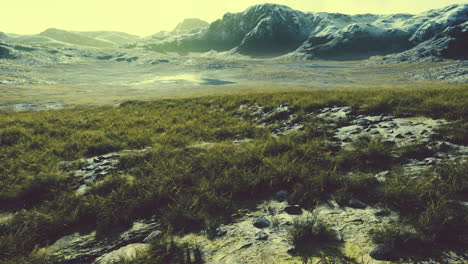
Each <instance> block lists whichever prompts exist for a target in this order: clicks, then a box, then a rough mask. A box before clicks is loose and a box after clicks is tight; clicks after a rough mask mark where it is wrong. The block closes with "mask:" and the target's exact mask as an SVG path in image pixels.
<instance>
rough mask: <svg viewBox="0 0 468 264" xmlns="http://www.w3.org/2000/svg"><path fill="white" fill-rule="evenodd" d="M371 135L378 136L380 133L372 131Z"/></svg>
mask: <svg viewBox="0 0 468 264" xmlns="http://www.w3.org/2000/svg"><path fill="white" fill-rule="evenodd" d="M371 134H372V135H378V134H380V132H379V131H378V130H373V131H372V132H371Z"/></svg>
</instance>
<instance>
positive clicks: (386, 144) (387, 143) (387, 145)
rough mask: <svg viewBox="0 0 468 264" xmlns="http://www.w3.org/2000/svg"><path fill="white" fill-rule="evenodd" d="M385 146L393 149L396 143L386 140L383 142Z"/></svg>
mask: <svg viewBox="0 0 468 264" xmlns="http://www.w3.org/2000/svg"><path fill="white" fill-rule="evenodd" d="M382 143H383V144H384V146H386V147H392V146H395V144H396V143H395V141H392V140H385V141H383V142H382Z"/></svg>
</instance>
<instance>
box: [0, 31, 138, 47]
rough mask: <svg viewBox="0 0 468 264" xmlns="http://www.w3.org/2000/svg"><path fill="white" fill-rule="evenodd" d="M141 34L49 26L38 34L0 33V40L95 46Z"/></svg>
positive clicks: (115, 43) (114, 43) (134, 38)
mask: <svg viewBox="0 0 468 264" xmlns="http://www.w3.org/2000/svg"><path fill="white" fill-rule="evenodd" d="M139 39H140V37H139V36H135V35H131V34H127V33H123V32H115V31H66V30H61V29H55V28H49V29H47V30H45V31H44V32H41V33H40V34H37V35H18V34H6V33H0V40H2V41H6V42H11V43H16V44H42V45H50V46H66V45H76V46H84V47H94V48H108V47H117V46H121V45H124V44H128V43H132V42H135V41H137V40H139Z"/></svg>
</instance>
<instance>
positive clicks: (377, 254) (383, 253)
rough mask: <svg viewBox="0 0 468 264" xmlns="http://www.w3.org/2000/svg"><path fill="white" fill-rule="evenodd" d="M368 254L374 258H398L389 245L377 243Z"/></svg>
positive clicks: (387, 259) (392, 259)
mask: <svg viewBox="0 0 468 264" xmlns="http://www.w3.org/2000/svg"><path fill="white" fill-rule="evenodd" d="M369 255H370V256H371V257H372V258H373V259H376V260H386V261H394V260H398V256H397V255H396V254H395V250H394V249H393V248H392V247H391V246H389V245H378V246H376V247H375V248H374V249H373V250H372V251H371V252H370V253H369Z"/></svg>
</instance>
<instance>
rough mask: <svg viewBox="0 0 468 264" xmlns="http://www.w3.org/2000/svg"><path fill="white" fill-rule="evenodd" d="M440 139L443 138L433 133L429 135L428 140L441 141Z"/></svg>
mask: <svg viewBox="0 0 468 264" xmlns="http://www.w3.org/2000/svg"><path fill="white" fill-rule="evenodd" d="M442 138H443V137H442V135H441V134H439V133H434V132H433V133H431V134H429V139H430V140H441V139H442Z"/></svg>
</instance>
